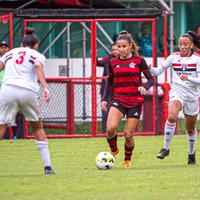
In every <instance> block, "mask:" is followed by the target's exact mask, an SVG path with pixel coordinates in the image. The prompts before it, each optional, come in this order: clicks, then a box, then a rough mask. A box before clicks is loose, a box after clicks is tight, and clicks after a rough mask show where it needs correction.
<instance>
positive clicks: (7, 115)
mask: <svg viewBox="0 0 200 200" xmlns="http://www.w3.org/2000/svg"><path fill="white" fill-rule="evenodd" d="M15 89H16V88H15V87H12V86H4V87H2V88H1V91H0V113H1V115H0V139H2V138H3V136H4V134H5V131H6V130H7V128H8V127H9V126H12V125H15V116H16V113H17V110H18V104H17V101H16V97H15V94H16V90H15ZM8 125H9V126H8Z"/></svg>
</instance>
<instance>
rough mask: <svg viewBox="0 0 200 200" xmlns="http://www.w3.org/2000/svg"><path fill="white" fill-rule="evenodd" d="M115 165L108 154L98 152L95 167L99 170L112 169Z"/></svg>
mask: <svg viewBox="0 0 200 200" xmlns="http://www.w3.org/2000/svg"><path fill="white" fill-rule="evenodd" d="M114 165H115V158H114V156H113V155H112V154H111V153H109V152H100V153H98V155H97V157H96V166H97V168H98V169H100V170H104V169H112V168H113V167H114Z"/></svg>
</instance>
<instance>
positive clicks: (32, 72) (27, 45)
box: [0, 29, 55, 174]
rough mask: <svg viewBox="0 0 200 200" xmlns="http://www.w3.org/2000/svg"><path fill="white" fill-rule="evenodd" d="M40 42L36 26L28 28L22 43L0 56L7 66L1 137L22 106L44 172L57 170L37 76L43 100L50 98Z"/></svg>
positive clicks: (0, 109) (0, 103)
mask: <svg viewBox="0 0 200 200" xmlns="http://www.w3.org/2000/svg"><path fill="white" fill-rule="evenodd" d="M38 46H39V40H38V38H37V36H36V35H34V34H33V29H28V30H27V35H26V36H25V37H24V38H23V40H22V44H21V47H19V48H15V49H12V50H11V51H8V52H7V53H6V54H4V55H3V56H2V58H0V69H3V68H5V75H4V82H3V84H2V88H1V91H0V113H1V115H0V138H2V137H3V135H4V133H5V130H6V129H7V127H8V126H12V125H14V124H15V116H16V113H17V112H18V111H19V110H20V111H21V112H22V113H23V114H24V116H25V117H26V119H27V120H28V121H29V122H30V125H31V128H32V130H33V134H34V135H35V138H36V145H37V147H38V149H39V151H40V154H41V157H42V160H43V163H44V171H45V174H55V172H54V171H53V170H52V168H51V162H50V153H49V148H48V141H47V138H46V134H45V132H44V129H43V126H42V122H41V112H40V108H39V102H38V90H39V85H38V80H39V82H40V84H41V86H42V89H43V97H44V101H46V102H48V101H49V99H50V95H49V90H48V88H47V84H46V80H45V76H44V73H43V69H42V67H43V65H44V62H45V57H44V56H43V55H42V54H40V53H39V52H38V51H37V50H38Z"/></svg>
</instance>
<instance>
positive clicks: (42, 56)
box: [35, 53, 46, 66]
mask: <svg viewBox="0 0 200 200" xmlns="http://www.w3.org/2000/svg"><path fill="white" fill-rule="evenodd" d="M35 61H39V62H40V63H41V64H42V66H44V64H45V61H46V57H45V56H44V55H42V54H40V53H38V55H37V57H36V59H35Z"/></svg>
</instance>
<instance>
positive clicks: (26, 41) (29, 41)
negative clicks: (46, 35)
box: [22, 27, 39, 48]
mask: <svg viewBox="0 0 200 200" xmlns="http://www.w3.org/2000/svg"><path fill="white" fill-rule="evenodd" d="M34 31H35V30H34V28H31V27H29V28H27V29H26V35H25V36H24V38H23V40H22V45H23V47H30V48H32V47H33V46H34V45H35V44H37V43H38V44H39V39H38V37H37V36H36V35H35V34H34Z"/></svg>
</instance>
